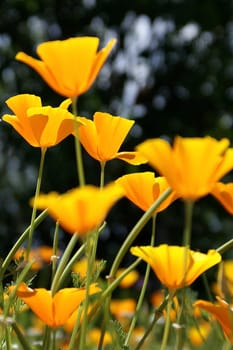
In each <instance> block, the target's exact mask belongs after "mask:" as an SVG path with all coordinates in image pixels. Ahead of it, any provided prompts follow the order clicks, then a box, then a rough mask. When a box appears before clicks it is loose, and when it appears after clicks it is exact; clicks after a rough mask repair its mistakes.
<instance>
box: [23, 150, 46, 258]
mask: <svg viewBox="0 0 233 350" xmlns="http://www.w3.org/2000/svg"><path fill="white" fill-rule="evenodd" d="M46 150H47V148H41V158H40V166H39V172H38V178H37V184H36V192H35V197H34V201H33V208H32V216H31V224H30V230H29V234H28V245H27V251H26V260H28V259H29V254H30V250H31V246H32V237H33V232H34V229H35V227H34V222H35V219H36V212H37V209H36V205H35V202H36V199H37V197H38V195H39V194H40V187H41V180H42V174H43V168H44V160H45V154H46Z"/></svg>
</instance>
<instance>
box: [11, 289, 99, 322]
mask: <svg viewBox="0 0 233 350" xmlns="http://www.w3.org/2000/svg"><path fill="white" fill-rule="evenodd" d="M99 291H100V288H99V287H97V285H96V284H92V285H91V286H90V291H89V293H90V295H91V294H95V293H98V292H99ZM85 295H86V289H85V288H64V289H61V290H59V291H58V292H57V293H56V294H55V295H54V296H52V294H51V291H49V290H46V289H44V288H37V289H31V288H28V287H27V285H26V284H25V283H22V284H21V285H20V286H19V289H18V290H17V296H18V297H19V298H20V299H21V300H23V301H24V302H25V303H26V304H27V305H28V306H29V308H30V309H31V310H32V311H33V312H34V313H35V314H36V315H37V317H39V319H41V320H42V321H43V322H44V323H45V324H46V325H48V326H50V327H52V328H55V327H59V326H62V325H63V324H64V323H65V322H66V321H67V320H68V318H69V317H70V316H71V314H72V313H73V312H74V311H75V309H76V308H77V307H78V306H79V305H80V304H81V303H82V301H83V300H84V298H85Z"/></svg>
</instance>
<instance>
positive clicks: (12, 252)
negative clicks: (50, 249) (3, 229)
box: [0, 209, 48, 277]
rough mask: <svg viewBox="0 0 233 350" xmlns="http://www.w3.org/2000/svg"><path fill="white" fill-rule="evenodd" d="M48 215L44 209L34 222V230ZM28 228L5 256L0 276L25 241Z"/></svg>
mask: <svg viewBox="0 0 233 350" xmlns="http://www.w3.org/2000/svg"><path fill="white" fill-rule="evenodd" d="M47 215H48V210H47V209H45V210H44V211H43V212H42V213H41V214H40V215H39V216H38V217H37V218H36V219H35V220H34V229H35V228H36V227H37V226H38V225H39V224H40V223H41V222H42V221H43V220H44V219H45V218H46V216H47ZM30 227H31V226H29V227H27V228H26V230H25V231H24V232H23V233H22V234H21V236H20V237H19V239H18V240H17V241H16V243H15V244H14V245H13V247H12V248H11V250H10V251H9V253H8V254H7V256H6V258H5V259H4V261H3V263H2V266H1V268H0V271H1V272H0V276H2V277H3V276H4V273H5V271H6V269H7V268H8V266H9V265H10V263H11V261H12V260H13V258H14V255H15V253H16V252H17V250H18V249H19V247H20V246H21V245H22V244H23V242H24V241H25V240H26V239H27V237H28V233H29V231H30Z"/></svg>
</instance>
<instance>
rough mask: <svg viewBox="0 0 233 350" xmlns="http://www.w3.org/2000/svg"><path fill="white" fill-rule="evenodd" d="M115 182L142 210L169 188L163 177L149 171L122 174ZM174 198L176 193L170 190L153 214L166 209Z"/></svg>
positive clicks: (147, 207)
mask: <svg viewBox="0 0 233 350" xmlns="http://www.w3.org/2000/svg"><path fill="white" fill-rule="evenodd" d="M116 183H119V184H120V185H122V186H123V188H124V190H125V196H126V197H127V198H128V199H129V200H130V201H131V202H133V203H134V204H135V205H137V206H138V207H139V208H141V209H142V210H144V211H146V210H147V209H149V208H150V207H151V205H152V204H153V203H154V202H155V200H156V199H158V198H159V196H160V195H161V194H162V193H163V192H164V191H165V190H167V189H168V188H169V185H168V183H167V180H166V178H165V177H160V176H159V177H155V176H154V173H152V172H149V171H147V172H143V173H134V174H128V175H124V176H122V177H120V178H118V179H117V180H116ZM175 199H177V195H176V194H175V193H174V192H172V193H171V194H170V195H169V196H168V197H167V198H166V199H165V200H164V201H163V202H162V204H161V205H160V206H159V207H158V208H157V210H156V212H155V214H156V213H157V212H159V211H162V210H164V209H166V208H167V207H168V206H169V205H170V204H171V203H172V202H173V201H174V200H175Z"/></svg>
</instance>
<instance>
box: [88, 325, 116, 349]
mask: <svg viewBox="0 0 233 350" xmlns="http://www.w3.org/2000/svg"><path fill="white" fill-rule="evenodd" d="M101 333H102V332H101V329H99V328H93V329H91V330H90V331H89V332H88V334H87V339H88V343H89V344H93V345H96V346H98V344H99V341H100V337H101ZM107 344H112V336H111V334H110V333H109V332H105V334H104V339H103V346H105V345H107Z"/></svg>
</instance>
